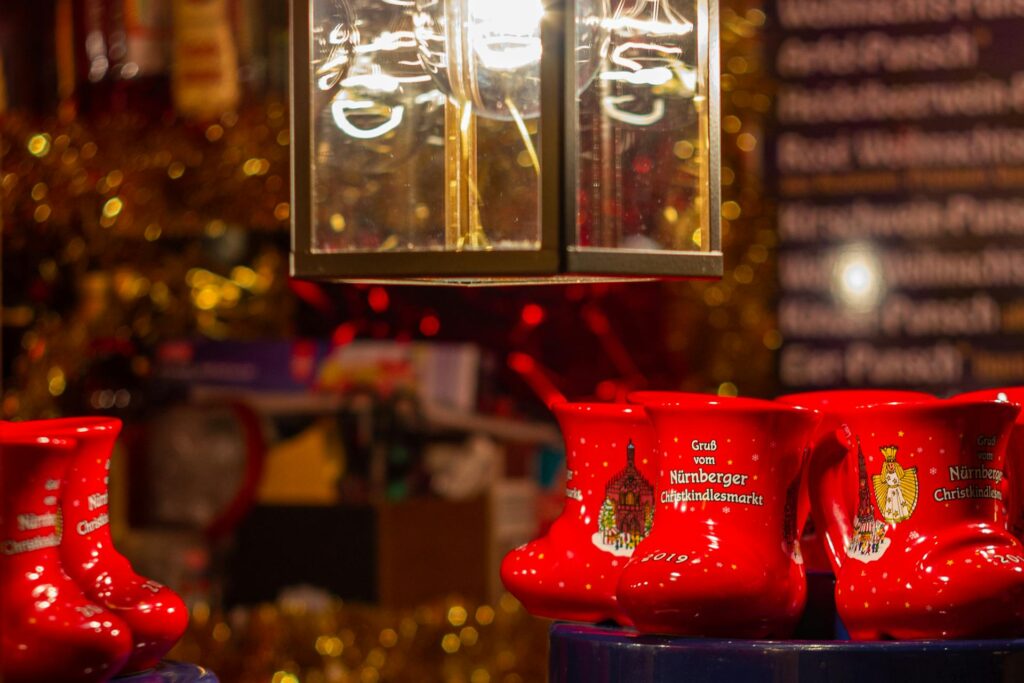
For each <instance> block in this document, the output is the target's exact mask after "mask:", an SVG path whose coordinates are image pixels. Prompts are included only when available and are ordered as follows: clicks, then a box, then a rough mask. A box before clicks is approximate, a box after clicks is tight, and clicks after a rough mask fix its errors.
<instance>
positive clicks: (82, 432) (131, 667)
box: [7, 417, 188, 673]
mask: <svg viewBox="0 0 1024 683" xmlns="http://www.w3.org/2000/svg"><path fill="white" fill-rule="evenodd" d="M7 431H8V432H9V433H11V434H13V435H20V436H23V437H25V438H67V439H71V438H73V439H74V440H75V443H76V448H75V449H74V451H73V453H72V455H71V457H70V458H69V461H68V464H67V472H66V475H65V478H64V486H63V490H62V492H61V495H60V511H61V519H62V522H63V528H64V533H63V535H62V536H61V541H60V560H61V564H62V566H63V568H64V571H65V572H66V573H67V574H68V576H70V577H71V578H72V579H73V580H74V581H75V582H76V583H77V584H78V585H79V586H81V588H82V590H83V591H84V592H85V594H86V595H87V596H88V597H89V599H91V600H95V601H96V602H97V603H98V604H100V605H103V606H104V607H106V608H107V609H109V610H111V611H112V612H113V613H114V614H116V615H117V616H118V617H119V618H120V619H123V620H124V622H125V624H127V626H128V627H129V628H130V629H131V636H132V641H133V644H132V650H131V657H130V659H129V660H128V662H127V663H126V664H125V665H124V672H125V673H130V672H134V671H141V670H143V669H148V668H151V667H153V666H156V664H157V662H159V661H160V658H161V657H163V656H164V655H165V654H167V652H169V651H170V649H171V648H172V647H174V645H175V643H177V642H178V640H179V639H180V638H181V636H182V634H184V632H185V628H186V627H187V626H188V611H187V610H186V608H185V603H184V602H183V601H182V599H181V598H180V597H178V595H177V594H176V593H175V592H174V591H172V590H171V589H169V588H167V587H166V586H163V585H161V584H159V583H157V582H155V581H152V580H149V579H146V578H144V577H141V576H139V575H138V574H136V573H135V571H134V570H133V569H132V566H131V563H130V562H128V560H127V559H126V558H125V557H124V556H123V555H121V554H120V553H119V552H117V550H116V549H115V548H114V543H113V539H112V538H111V536H110V517H109V509H108V490H107V481H108V475H109V472H110V456H111V452H112V451H113V448H114V442H115V441H116V440H117V436H118V434H119V433H120V431H121V421H120V420H117V419H113V418H98V417H97V418H88V417H83V418H66V419H60V420H38V421H33V422H19V423H11V424H9V425H8V426H7Z"/></svg>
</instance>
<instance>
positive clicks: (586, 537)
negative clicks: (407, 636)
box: [501, 403, 657, 625]
mask: <svg viewBox="0 0 1024 683" xmlns="http://www.w3.org/2000/svg"><path fill="white" fill-rule="evenodd" d="M553 410H554V412H555V415H556V417H557V418H558V422H559V425H560V426H561V428H562V435H563V437H564V439H565V454H566V466H567V468H568V476H567V484H566V492H565V508H564V510H563V511H562V515H561V516H560V517H559V518H558V519H557V520H555V522H554V524H552V525H551V529H550V530H549V531H548V533H547V535H546V536H544V537H543V538H540V539H538V540H536V541H533V542H531V543H527V544H526V545H524V546H522V547H520V548H517V549H516V550H513V551H512V552H511V553H509V554H508V555H507V556H506V557H505V560H504V562H502V564H501V579H502V581H503V582H504V584H505V587H506V588H508V590H509V592H510V593H512V595H514V596H516V598H518V599H519V601H520V602H522V603H523V605H524V606H525V607H526V609H527V610H528V611H529V612H530V613H531V614H534V615H537V616H542V617H547V618H550V619H565V620H570V621H587V622H595V623H596V622H600V621H605V620H614V621H616V622H618V623H620V624H623V625H628V623H629V622H628V620H627V619H626V618H625V616H624V615H623V614H622V612H621V610H620V609H619V607H618V604H617V599H616V593H615V592H616V586H617V584H618V580H619V575H620V574H621V573H622V568H623V567H624V566H625V564H626V562H627V561H628V560H629V558H630V557H631V556H632V554H633V550H634V548H635V547H636V546H637V544H639V543H640V542H641V541H642V540H643V539H644V538H645V537H646V536H647V534H648V533H649V531H650V529H651V525H652V524H653V520H654V517H653V516H654V508H655V502H654V481H655V476H656V474H657V468H656V465H655V458H654V434H653V431H652V430H651V426H650V424H649V423H648V421H647V417H646V415H645V414H644V410H643V408H641V407H639V406H630V405H624V404H588V403H562V404H559V405H556V406H554V408H553Z"/></svg>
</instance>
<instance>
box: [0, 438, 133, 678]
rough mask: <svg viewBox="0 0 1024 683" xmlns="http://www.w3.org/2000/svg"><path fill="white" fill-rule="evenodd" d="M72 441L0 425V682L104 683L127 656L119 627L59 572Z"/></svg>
mask: <svg viewBox="0 0 1024 683" xmlns="http://www.w3.org/2000/svg"><path fill="white" fill-rule="evenodd" d="M74 447H75V442H74V441H73V440H69V439H60V438H53V437H42V436H19V435H12V434H11V433H10V432H9V430H7V429H5V428H4V425H2V424H0V607H2V609H0V680H2V681H4V683H56V682H58V681H60V682H61V683H72V682H86V681H89V682H92V681H106V680H108V679H110V677H112V676H113V675H114V674H116V673H117V672H118V671H119V670H120V669H121V667H122V666H123V665H124V663H125V661H126V660H127V659H128V655H129V654H130V652H131V647H132V639H131V632H130V631H129V630H128V627H127V626H126V625H125V623H124V622H123V621H122V620H121V619H119V618H117V617H116V616H114V615H113V614H111V613H110V612H109V611H107V610H106V609H103V608H102V607H101V606H99V605H97V604H95V603H93V602H90V600H89V599H87V598H86V596H85V595H83V594H82V590H81V589H80V588H79V586H78V585H77V584H76V583H75V582H74V581H72V580H71V579H70V578H69V577H68V576H67V575H66V574H65V573H64V571H63V569H62V567H61V562H60V552H59V548H58V546H59V543H60V536H61V529H60V515H59V508H58V505H59V503H58V499H59V496H60V494H61V486H62V480H63V477H64V474H65V472H66V470H67V466H68V463H69V461H70V459H71V457H72V454H73V452H74Z"/></svg>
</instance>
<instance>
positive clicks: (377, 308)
mask: <svg viewBox="0 0 1024 683" xmlns="http://www.w3.org/2000/svg"><path fill="white" fill-rule="evenodd" d="M367 300H368V301H369V303H370V308H372V309H373V311H374V312H375V313H383V312H384V311H386V310H388V306H390V305H391V299H390V298H389V297H388V290H386V289H384V288H383V287H374V288H372V289H371V290H370V294H369V295H368V296H367Z"/></svg>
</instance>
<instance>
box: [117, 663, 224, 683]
mask: <svg viewBox="0 0 1024 683" xmlns="http://www.w3.org/2000/svg"><path fill="white" fill-rule="evenodd" d="M114 680H115V681H117V683H219V681H218V679H217V676H216V674H214V673H213V672H212V671H207V670H206V669H204V668H203V667H201V666H196V665H195V664H184V663H181V662H160V666H158V667H157V668H155V669H151V670H150V671H144V672H142V673H138V674H133V675H131V676H118V677H117V678H115V679H114Z"/></svg>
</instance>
